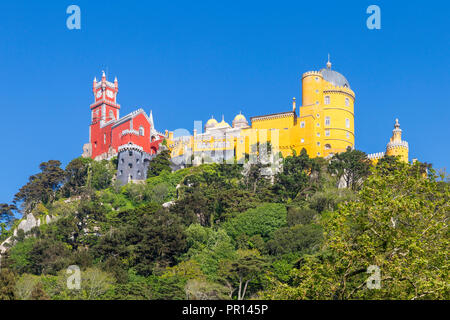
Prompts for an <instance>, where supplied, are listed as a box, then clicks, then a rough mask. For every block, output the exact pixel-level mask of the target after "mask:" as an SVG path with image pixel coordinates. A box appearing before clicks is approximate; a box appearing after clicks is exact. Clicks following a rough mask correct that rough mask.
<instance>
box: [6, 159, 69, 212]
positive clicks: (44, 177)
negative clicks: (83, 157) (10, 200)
mask: <svg viewBox="0 0 450 320" xmlns="http://www.w3.org/2000/svg"><path fill="white" fill-rule="evenodd" d="M60 166H61V162H60V161H58V160H49V161H48V162H43V163H41V164H40V165H39V169H40V170H41V172H40V173H38V174H35V175H32V176H31V177H29V179H28V183H27V184H26V185H24V186H23V187H22V188H20V190H19V192H17V193H16V195H15V196H14V203H18V202H22V207H23V209H24V210H25V211H30V210H31V209H33V208H34V206H35V205H36V204H38V203H39V202H44V203H47V202H49V201H51V200H53V199H55V196H56V192H57V191H58V189H59V187H60V186H61V184H62V182H63V181H64V170H63V169H61V168H60Z"/></svg>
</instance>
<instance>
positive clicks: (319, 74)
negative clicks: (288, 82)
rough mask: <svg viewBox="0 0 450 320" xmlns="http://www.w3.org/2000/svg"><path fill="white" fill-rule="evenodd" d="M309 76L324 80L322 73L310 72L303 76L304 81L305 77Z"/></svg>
mask: <svg viewBox="0 0 450 320" xmlns="http://www.w3.org/2000/svg"><path fill="white" fill-rule="evenodd" d="M308 76H318V77H321V78H323V75H322V73H320V72H319V71H308V72H305V73H304V74H303V75H302V79H303V78H305V77H308Z"/></svg>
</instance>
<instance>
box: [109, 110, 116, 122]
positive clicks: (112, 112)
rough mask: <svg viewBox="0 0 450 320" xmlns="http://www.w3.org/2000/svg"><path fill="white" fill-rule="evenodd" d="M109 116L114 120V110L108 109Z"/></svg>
mask: <svg viewBox="0 0 450 320" xmlns="http://www.w3.org/2000/svg"><path fill="white" fill-rule="evenodd" d="M109 117H110V118H111V120H114V119H115V118H116V117H114V111H112V110H109Z"/></svg>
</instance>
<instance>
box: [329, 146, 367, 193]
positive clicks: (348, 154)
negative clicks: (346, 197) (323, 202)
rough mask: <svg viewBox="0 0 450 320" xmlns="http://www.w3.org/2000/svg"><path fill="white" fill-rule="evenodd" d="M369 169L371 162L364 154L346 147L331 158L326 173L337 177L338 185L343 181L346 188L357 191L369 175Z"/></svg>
mask: <svg viewBox="0 0 450 320" xmlns="http://www.w3.org/2000/svg"><path fill="white" fill-rule="evenodd" d="M370 167H371V162H370V160H369V159H368V158H367V155H366V154H365V153H364V152H362V151H359V150H352V149H351V148H350V147H348V148H347V150H346V151H345V152H341V153H336V154H335V155H334V156H333V158H331V161H330V164H329V166H328V171H329V172H330V173H331V174H334V175H336V176H337V178H338V184H339V183H340V182H341V180H343V181H344V183H345V186H346V187H347V188H350V189H352V190H358V189H359V188H360V187H361V185H362V183H363V181H364V178H366V177H367V176H368V175H369V173H370Z"/></svg>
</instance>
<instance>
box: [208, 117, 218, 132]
mask: <svg viewBox="0 0 450 320" xmlns="http://www.w3.org/2000/svg"><path fill="white" fill-rule="evenodd" d="M217 125H218V122H217V120H216V119H214V117H213V116H211V119H209V120H208V121H207V122H206V125H205V129H206V130H208V129H212V128H215V127H216V126H217Z"/></svg>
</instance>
